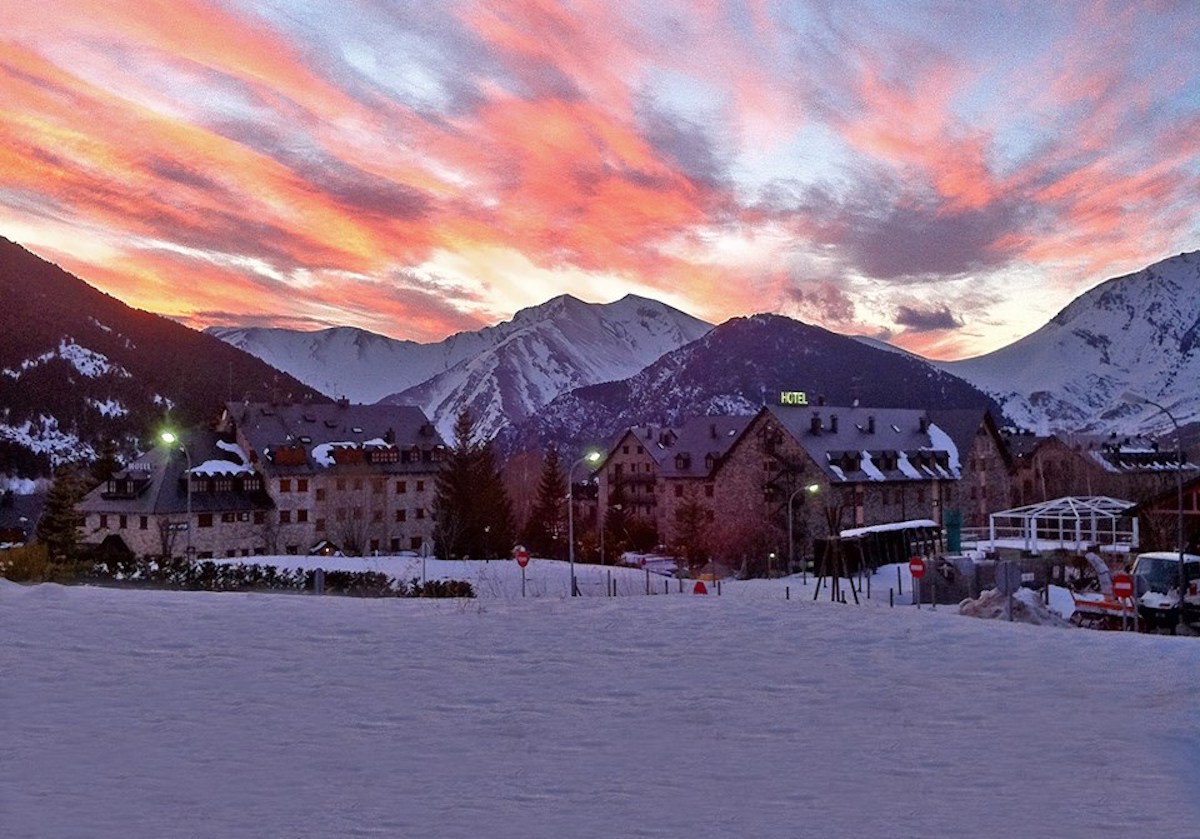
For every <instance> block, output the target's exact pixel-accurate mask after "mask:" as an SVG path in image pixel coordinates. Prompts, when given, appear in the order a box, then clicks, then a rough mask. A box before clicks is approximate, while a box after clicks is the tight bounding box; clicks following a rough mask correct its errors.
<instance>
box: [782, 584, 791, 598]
mask: <svg viewBox="0 0 1200 839" xmlns="http://www.w3.org/2000/svg"><path fill="white" fill-rule="evenodd" d="M783 599H784V600H791V599H792V587H791V586H784V587H783Z"/></svg>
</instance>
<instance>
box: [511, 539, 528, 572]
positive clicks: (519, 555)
mask: <svg viewBox="0 0 1200 839" xmlns="http://www.w3.org/2000/svg"><path fill="white" fill-rule="evenodd" d="M513 556H514V557H515V558H516V560H517V565H520V566H521V567H522V568H524V567H525V566H526V565H528V564H529V551H527V550H525V546H524V545H517V547H516V550H514V551H513Z"/></svg>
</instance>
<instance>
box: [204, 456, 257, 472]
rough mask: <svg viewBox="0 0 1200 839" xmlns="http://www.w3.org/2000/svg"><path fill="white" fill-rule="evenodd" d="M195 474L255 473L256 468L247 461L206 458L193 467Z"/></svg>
mask: <svg viewBox="0 0 1200 839" xmlns="http://www.w3.org/2000/svg"><path fill="white" fill-rule="evenodd" d="M191 474H193V475H253V474H254V470H253V469H251V468H250V467H249V466H247V465H246V464H245V463H234V462H233V461H230V460H215V459H214V460H206V461H204V462H203V463H201V464H200V465H199V466H193V467H192V469H191Z"/></svg>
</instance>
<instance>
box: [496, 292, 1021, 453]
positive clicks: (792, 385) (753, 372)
mask: <svg viewBox="0 0 1200 839" xmlns="http://www.w3.org/2000/svg"><path fill="white" fill-rule="evenodd" d="M795 390H799V391H804V392H805V393H806V394H807V395H808V398H809V399H810V401H811V402H812V403H813V404H816V401H817V400H818V398H821V397H823V398H824V399H826V400H827V402H828V404H830V405H850V404H852V403H853V402H854V401H855V400H858V401H860V402H861V403H863V404H865V405H871V406H876V407H880V408H979V409H980V410H981V411H982V410H983V409H985V408H988V409H991V410H992V411H993V412H994V413H996V414H997V415H999V408H998V406H997V405H996V403H995V402H994V401H993V400H992V399H991V398H990V397H989V396H987V394H985V393H983V392H982V391H980V390H977V389H976V388H975V387H974V386H972V385H970V384H968V383H967V382H964V381H963V380H961V379H959V378H957V377H956V376H953V375H951V374H948V373H945V372H943V371H942V370H939V369H938V368H936V367H934V366H933V365H932V364H931V363H929V362H927V361H925V360H924V359H920V358H917V357H915V356H910V355H907V354H904V353H898V352H892V351H889V350H884V349H878V348H875V347H872V346H870V345H868V344H865V343H863V342H861V341H858V340H856V339H854V338H848V337H846V336H843V335H838V334H836V333H833V332H829V331H828V330H825V329H822V328H820V327H818V326H811V325H809V324H806V323H802V322H800V321H797V320H792V319H791V318H787V317H784V316H782V315H754V316H752V317H746V318H734V319H732V320H730V321H727V322H725V323H723V324H721V325H720V326H718V327H716V328H714V329H713V330H712V331H710V332H709V333H708V334H706V335H705V336H704V337H702V338H700V339H699V340H696V341H694V342H692V343H690V344H688V345H686V346H684V347H681V348H680V349H677V350H675V351H673V352H671V353H668V354H667V355H664V356H663V357H662V358H660V359H659V360H658V361H656V362H655V363H653V364H651V365H650V366H649V367H646V368H645V369H644V370H642V371H640V372H639V373H637V374H636V375H634V376H631V377H630V378H627V379H624V380H622V381H613V382H608V383H605V384H598V385H593V386H591V387H585V388H580V389H578V390H574V391H571V392H569V393H565V394H563V395H562V396H560V397H558V398H557V399H555V400H554V401H553V402H551V403H550V404H549V405H547V406H546V407H545V408H544V409H542V410H541V411H539V412H538V413H537V415H535V416H533V417H531V418H530V419H529V420H527V421H526V422H525V423H522V424H521V425H518V426H516V427H514V428H511V429H508V430H506V431H505V432H503V433H502V434H501V440H500V442H501V447H502V449H503V450H505V451H508V452H513V451H529V450H536V449H540V448H542V447H544V446H545V445H547V444H549V443H555V444H557V445H559V446H565V447H572V446H576V445H581V444H585V443H586V444H591V445H603V444H605V443H607V442H608V440H609V439H610V437H611V436H612V435H613V434H615V433H616V432H618V431H619V430H620V429H622V428H626V427H628V426H630V425H637V424H642V423H651V424H664V425H678V424H679V423H681V422H683V421H684V420H686V419H688V418H691V417H696V416H703V415H707V414H751V413H754V412H755V411H757V410H758V409H759V408H761V407H762V406H763V405H765V404H777V403H778V401H779V398H780V392H781V391H795Z"/></svg>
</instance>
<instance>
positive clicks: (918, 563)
mask: <svg viewBox="0 0 1200 839" xmlns="http://www.w3.org/2000/svg"><path fill="white" fill-rule="evenodd" d="M908 570H909V573H911V574H912V575H913V579H914V580H919V579H921V578H922V577H924V576H925V560H923V559H921V557H919V556H914V557H913V558H912V559H910V560H909V561H908Z"/></svg>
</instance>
